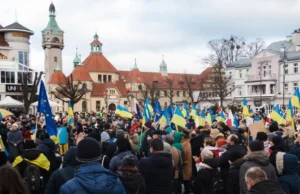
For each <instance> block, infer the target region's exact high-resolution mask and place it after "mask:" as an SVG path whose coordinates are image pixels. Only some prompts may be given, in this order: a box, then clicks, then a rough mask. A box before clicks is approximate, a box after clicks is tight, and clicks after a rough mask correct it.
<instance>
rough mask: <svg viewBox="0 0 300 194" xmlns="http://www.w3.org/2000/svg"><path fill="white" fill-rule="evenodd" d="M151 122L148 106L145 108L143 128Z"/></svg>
mask: <svg viewBox="0 0 300 194" xmlns="http://www.w3.org/2000/svg"><path fill="white" fill-rule="evenodd" d="M149 120H150V111H149V110H148V106H144V111H143V122H142V126H145V124H146V123H147V122H148V121H149Z"/></svg>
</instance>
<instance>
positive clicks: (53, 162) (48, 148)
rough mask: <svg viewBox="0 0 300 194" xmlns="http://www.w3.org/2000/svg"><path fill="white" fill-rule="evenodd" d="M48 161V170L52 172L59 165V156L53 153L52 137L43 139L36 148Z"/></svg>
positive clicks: (54, 147)
mask: <svg viewBox="0 0 300 194" xmlns="http://www.w3.org/2000/svg"><path fill="white" fill-rule="evenodd" d="M37 149H38V150H39V151H40V152H42V153H43V154H44V155H45V156H46V157H47V158H48V160H49V161H50V172H54V171H55V170H56V169H58V168H59V167H60V165H61V158H59V157H56V155H55V149H56V146H55V143H54V141H53V140H52V139H44V140H43V141H42V142H41V143H40V145H39V146H38V148H37Z"/></svg>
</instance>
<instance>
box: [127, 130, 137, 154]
mask: <svg viewBox="0 0 300 194" xmlns="http://www.w3.org/2000/svg"><path fill="white" fill-rule="evenodd" d="M129 142H130V144H131V147H132V150H133V151H134V153H135V155H137V153H138V144H139V135H138V134H136V133H130V134H129Z"/></svg>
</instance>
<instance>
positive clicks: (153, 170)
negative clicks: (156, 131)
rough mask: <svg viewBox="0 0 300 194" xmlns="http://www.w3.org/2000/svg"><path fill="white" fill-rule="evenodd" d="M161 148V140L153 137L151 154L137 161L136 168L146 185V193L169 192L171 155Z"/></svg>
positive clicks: (169, 193) (162, 146) (171, 168)
mask: <svg viewBox="0 0 300 194" xmlns="http://www.w3.org/2000/svg"><path fill="white" fill-rule="evenodd" d="M163 150H164V144H163V142H162V141H161V140H159V139H153V140H152V141H151V144H150V152H151V155H150V156H149V157H147V158H142V159H141V160H140V162H139V163H138V169H139V171H140V173H141V174H142V176H143V177H144V179H145V183H146V185H147V194H171V190H172V188H171V187H172V186H171V185H172V178H173V177H172V175H173V162H172V155H171V154H170V153H165V152H163Z"/></svg>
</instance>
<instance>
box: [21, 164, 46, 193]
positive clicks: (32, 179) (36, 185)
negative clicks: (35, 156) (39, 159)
mask: <svg viewBox="0 0 300 194" xmlns="http://www.w3.org/2000/svg"><path fill="white" fill-rule="evenodd" d="M24 180H25V181H26V183H27V187H28V189H29V190H30V191H39V190H41V188H42V186H43V177H42V176H41V172H40V168H39V167H38V166H36V165H34V164H31V163H29V162H27V166H26V168H25V172H24Z"/></svg>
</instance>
